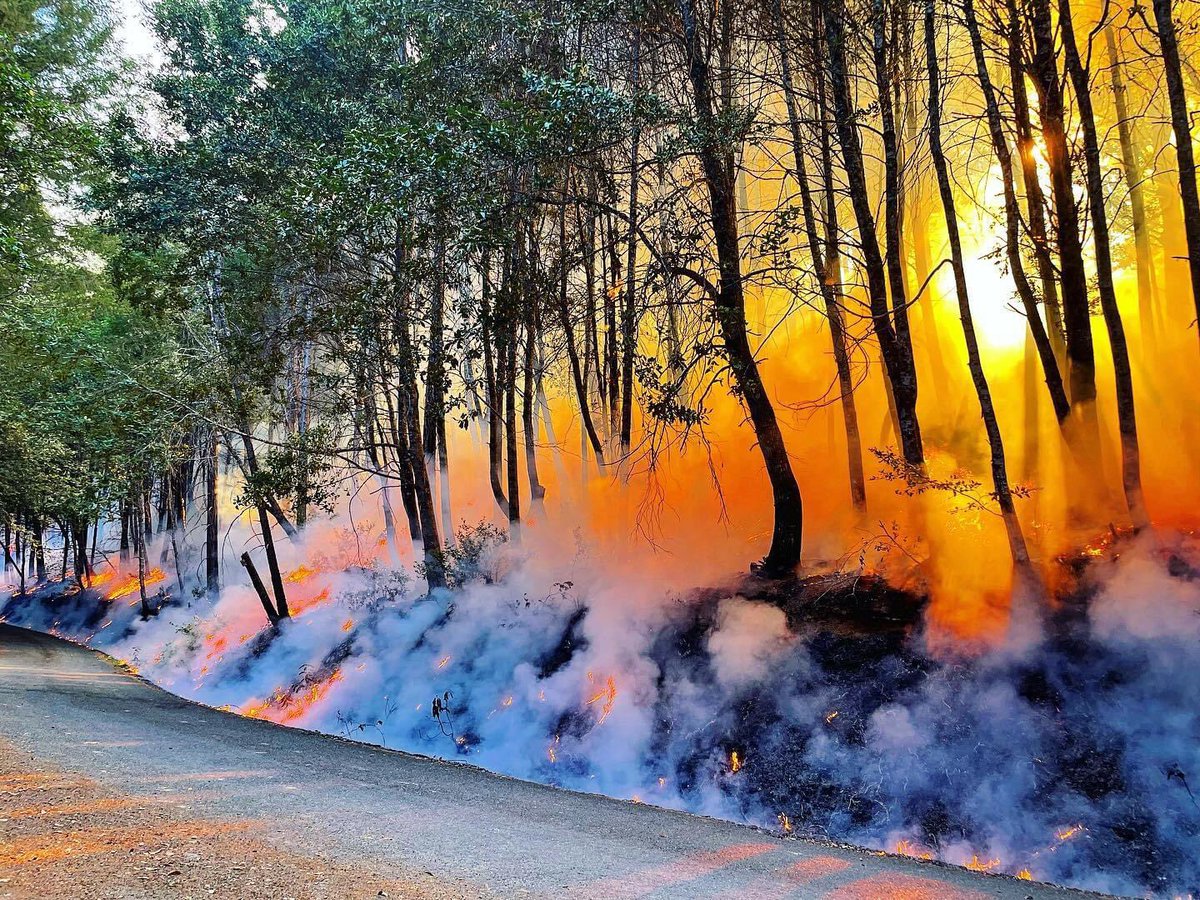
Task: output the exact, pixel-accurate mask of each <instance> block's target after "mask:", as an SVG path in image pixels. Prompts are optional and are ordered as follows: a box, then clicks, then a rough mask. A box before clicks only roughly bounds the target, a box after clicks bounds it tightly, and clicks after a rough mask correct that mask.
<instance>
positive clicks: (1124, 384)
mask: <svg viewBox="0 0 1200 900" xmlns="http://www.w3.org/2000/svg"><path fill="white" fill-rule="evenodd" d="M1058 9H1059V13H1058V19H1059V28H1060V29H1061V31H1062V42H1063V48H1064V50H1065V52H1066V59H1067V72H1068V74H1069V75H1070V77H1071V84H1072V85H1073V86H1074V89H1075V103H1076V106H1077V107H1078V108H1079V124H1080V126H1081V127H1082V129H1083V146H1084V170H1085V175H1086V178H1087V193H1088V206H1089V208H1090V210H1091V215H1092V243H1093V245H1094V246H1095V248H1096V276H1097V281H1098V283H1099V289H1100V309H1101V312H1102V313H1103V315H1104V325H1105V327H1106V328H1107V330H1108V343H1109V346H1110V347H1111V349H1112V358H1113V374H1114V376H1115V378H1116V393H1117V428H1118V431H1119V432H1120V435H1121V483H1122V485H1123V486H1124V489H1125V503H1126V505H1127V506H1128V508H1129V516H1130V518H1131V519H1132V520H1133V525H1134V527H1135V528H1144V527H1145V526H1146V525H1148V524H1150V519H1149V517H1148V516H1147V514H1146V504H1145V499H1144V497H1143V494H1142V470H1141V450H1140V448H1139V446H1138V435H1137V414H1136V410H1135V406H1134V397H1133V373H1132V371H1131V367H1130V364H1129V347H1128V345H1127V343H1126V341H1125V325H1124V323H1123V322H1122V321H1121V308H1120V307H1119V306H1118V305H1117V291H1116V288H1115V287H1114V285H1113V273H1112V249H1111V246H1110V242H1109V234H1108V213H1107V212H1106V211H1105V209H1104V172H1103V170H1102V169H1101V163H1100V141H1099V138H1098V137H1097V134H1096V118H1095V114H1094V112H1093V110H1092V93H1091V86H1090V85H1089V83H1088V73H1087V70H1086V69H1084V67H1083V60H1082V59H1080V57H1079V48H1078V46H1077V45H1076V43H1075V26H1074V23H1073V22H1072V19H1071V2H1070V0H1059V7H1058Z"/></svg>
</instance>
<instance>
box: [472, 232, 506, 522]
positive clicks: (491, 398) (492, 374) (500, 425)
mask: <svg viewBox="0 0 1200 900" xmlns="http://www.w3.org/2000/svg"><path fill="white" fill-rule="evenodd" d="M507 267H508V262H507V258H506V261H505V272H504V273H503V275H502V278H501V281H502V282H504V281H506V280H507V278H508V273H507ZM489 269H490V260H489V258H488V257H487V256H486V255H485V256H484V259H483V264H482V266H481V277H482V280H483V291H482V296H481V297H480V301H479V302H480V313H481V316H480V321H481V322H482V328H483V368H484V377H485V379H486V380H487V406H488V481H489V483H490V484H491V488H492V496H493V497H495V498H496V505H497V506H499V507H500V512H501V513H503V515H504V516H505V517H506V518H507V517H508V498H507V497H505V496H504V486H503V485H502V484H501V482H500V455H501V449H500V441H501V440H502V438H503V433H504V432H503V429H504V421H503V418H502V417H501V410H502V405H503V394H502V392H501V389H500V383H499V374H500V373H499V368H498V366H497V365H496V359H495V354H494V353H493V349H492V348H493V346H495V347H499V341H498V338H499V329H498V328H497V327H496V321H495V315H494V310H495V307H494V305H493V304H492V297H491V294H492V281H491V273H490V271H489Z"/></svg>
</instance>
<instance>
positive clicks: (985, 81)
mask: <svg viewBox="0 0 1200 900" xmlns="http://www.w3.org/2000/svg"><path fill="white" fill-rule="evenodd" d="M962 9H963V18H964V20H965V22H966V26H967V32H968V34H969V35H970V38H971V49H972V52H973V55H974V58H975V72H976V76H977V78H978V79H979V85H980V88H981V90H982V91H983V98H984V105H985V108H986V111H987V121H988V132H989V133H990V135H991V138H992V149H993V151H994V152H995V154H996V161H997V163H998V164H999V166H1000V174H1001V178H1002V180H1003V183H1004V212H1005V222H1006V231H1005V242H1006V244H1007V248H1006V249H1007V259H1008V266H1009V270H1010V271H1011V272H1012V276H1013V281H1014V282H1015V283H1016V286H1017V296H1019V297H1020V298H1021V305H1022V306H1023V307H1024V309H1025V318H1026V319H1027V320H1028V322H1029V329H1030V334H1031V335H1032V336H1033V342H1034V345H1035V346H1036V347H1037V352H1038V357H1039V358H1040V359H1041V363H1042V374H1043V376H1044V377H1045V381H1046V389H1047V390H1048V391H1049V393H1050V402H1051V404H1052V405H1053V407H1054V414H1055V416H1056V417H1057V419H1058V422H1059V424H1060V425H1063V424H1064V423H1065V422H1066V420H1067V417H1068V415H1069V414H1070V411H1071V407H1070V403H1069V401H1068V399H1067V394H1066V389H1065V386H1064V385H1063V378H1062V373H1061V372H1060V371H1059V368H1058V361H1057V360H1056V359H1055V356H1054V349H1053V347H1052V345H1051V343H1050V337H1049V335H1047V333H1046V329H1045V326H1044V325H1043V324H1042V318H1041V314H1040V313H1039V312H1038V308H1037V299H1036V298H1035V296H1034V293H1033V287H1032V285H1030V283H1029V279H1028V278H1027V277H1026V274H1025V264H1024V262H1023V261H1022V259H1021V246H1020V230H1019V229H1020V220H1021V213H1020V209H1019V208H1018V205H1017V193H1016V186H1015V184H1014V181H1013V166H1012V156H1011V154H1010V153H1009V149H1008V142H1007V139H1006V138H1005V136H1004V126H1003V124H1002V123H1001V120H1000V107H999V105H998V104H997V102H996V92H995V90H994V89H993V87H992V80H991V76H990V75H989V74H988V69H987V61H986V59H985V58H984V55H983V39H982V37H981V36H980V33H979V23H978V21H977V20H976V18H975V4H974V0H962Z"/></svg>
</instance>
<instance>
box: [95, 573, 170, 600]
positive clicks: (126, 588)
mask: <svg viewBox="0 0 1200 900" xmlns="http://www.w3.org/2000/svg"><path fill="white" fill-rule="evenodd" d="M166 580H167V573H166V572H164V571H163V570H162V569H158V568H154V569H151V570H150V571H149V572H147V573H146V575H145V578H144V579H139V578H138V574H137V572H134V573H133V574H131V575H127V576H125V577H124V578H122V579H120V580H119V581H118V582H117V583H116V584H115V585H114V586H113V587H112V588H110V589H109V591H108V593H107V594H106V595H105V596H106V597H107V598H108V599H109V600H120V599H121V598H122V597H129V596H131V595H136V594H138V593H139V592H140V591H141V586H142V584H145V586H146V587H150V586H151V585H155V584H159V583H160V582H163V581H166Z"/></svg>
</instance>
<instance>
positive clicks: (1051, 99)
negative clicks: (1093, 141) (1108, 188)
mask: <svg viewBox="0 0 1200 900" xmlns="http://www.w3.org/2000/svg"><path fill="white" fill-rule="evenodd" d="M1029 13H1030V22H1031V25H1032V29H1031V30H1032V33H1033V62H1032V65H1031V67H1030V70H1029V71H1030V75H1031V76H1032V77H1033V81H1034V84H1035V85H1036V87H1037V90H1038V100H1039V102H1038V114H1039V116H1040V118H1041V123H1042V140H1043V143H1044V147H1045V154H1046V163H1047V165H1048V166H1049V169H1050V187H1051V196H1052V197H1053V199H1054V222H1055V225H1056V229H1055V230H1056V237H1057V239H1058V255H1059V276H1060V283H1061V285H1062V303H1063V324H1064V326H1065V328H1066V335H1067V359H1068V361H1069V362H1070V370H1069V373H1068V375H1069V381H1070V386H1071V408H1072V410H1074V411H1076V412H1077V413H1078V414H1079V417H1080V421H1081V423H1082V424H1083V426H1084V435H1085V439H1086V440H1087V442H1088V444H1089V445H1090V446H1089V447H1088V448H1087V450H1088V451H1089V455H1090V453H1093V452H1095V451H1096V450H1097V449H1098V444H1099V430H1098V424H1097V421H1096V410H1095V403H1096V355H1095V348H1094V346H1093V342H1092V324H1091V313H1090V308H1089V305H1088V291H1087V277H1086V274H1085V272H1084V266H1083V245H1082V239H1081V236H1080V228H1079V210H1078V209H1077V208H1076V206H1075V188H1074V184H1073V181H1072V177H1071V155H1070V148H1069V146H1068V144H1067V135H1066V127H1065V124H1064V115H1065V112H1064V109H1065V108H1064V103H1063V94H1062V86H1061V84H1060V82H1059V73H1058V64H1057V59H1056V55H1055V52H1054V33H1053V27H1052V22H1051V15H1050V6H1049V2H1048V0H1031V3H1030V6H1029Z"/></svg>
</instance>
